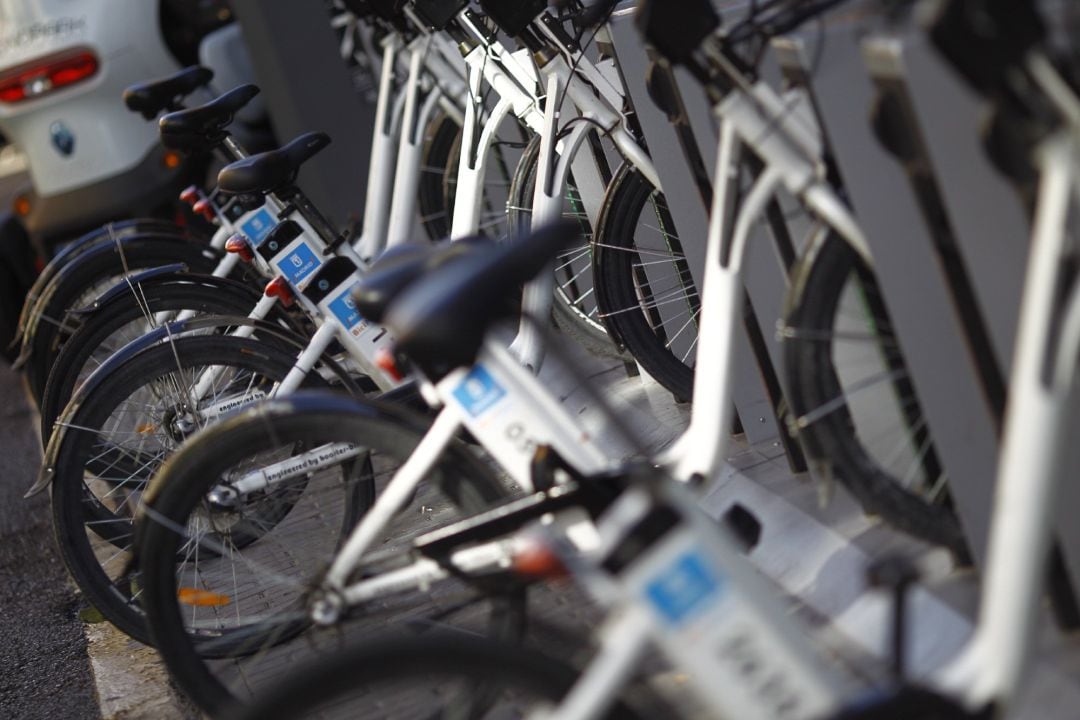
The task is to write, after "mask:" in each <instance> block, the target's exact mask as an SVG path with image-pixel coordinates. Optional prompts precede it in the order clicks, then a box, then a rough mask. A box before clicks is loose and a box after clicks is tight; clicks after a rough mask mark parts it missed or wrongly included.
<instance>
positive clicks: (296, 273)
mask: <svg viewBox="0 0 1080 720" xmlns="http://www.w3.org/2000/svg"><path fill="white" fill-rule="evenodd" d="M321 264H322V263H320V262H319V258H317V257H315V253H314V251H312V249H311V248H310V247H308V246H307V245H306V244H304V243H301V244H300V245H298V246H297V247H296V249H295V250H293V251H292V252H290V253H289V254H288V255H286V256H285V257H284V258H283V259H282V260H278V264H277V266H278V270H280V271H281V274H282V275H284V276H285V279H286V280H288V281H289V282H290V283H292V284H293V285H299V284H300V283H301V282H302V281H303V280H304V278H306V277H307V276H308V275H310V274H311V273H313V272H315V269H316V268H318V267H319V265H321Z"/></svg>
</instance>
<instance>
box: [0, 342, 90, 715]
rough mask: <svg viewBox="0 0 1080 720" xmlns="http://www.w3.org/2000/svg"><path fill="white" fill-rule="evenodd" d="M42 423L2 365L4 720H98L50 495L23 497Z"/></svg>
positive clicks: (0, 642)
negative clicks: (37, 426) (58, 542)
mask: <svg viewBox="0 0 1080 720" xmlns="http://www.w3.org/2000/svg"><path fill="white" fill-rule="evenodd" d="M36 420H37V418H36V415H35V414H34V413H33V411H32V410H31V409H30V407H29V403H28V402H27V399H26V397H25V395H24V393H23V389H22V385H21V383H20V380H19V377H18V375H17V374H16V373H14V372H12V370H11V369H10V368H9V367H8V366H7V365H5V364H3V363H0V718H11V719H12V720H15V719H19V720H21V719H23V718H27V719H31V718H50V719H51V718H64V719H67V718H78V719H80V720H81V719H82V718H98V717H100V713H99V711H98V705H97V701H96V698H95V694H94V688H93V683H92V680H91V674H90V661H89V659H88V658H87V655H86V638H85V635H84V634H83V623H82V621H81V620H80V619H79V617H78V613H79V610H80V605H79V602H80V601H79V599H78V597H77V596H76V593H75V591H74V589H73V586H72V585H71V584H70V582H69V581H68V577H67V572H66V571H65V569H64V564H63V561H62V560H61V559H60V555H59V551H58V550H57V549H56V542H55V540H54V539H53V532H52V523H51V517H50V510H49V497H48V494H47V493H42V494H40V495H38V496H36V497H34V498H33V499H30V500H26V499H24V498H23V493H24V492H26V489H27V488H28V487H30V485H31V484H32V483H33V480H34V476H35V474H36V472H37V469H38V466H39V464H40V461H41V449H40V445H39V442H38V439H37V434H36V430H35V426H36Z"/></svg>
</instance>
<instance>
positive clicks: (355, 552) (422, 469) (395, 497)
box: [323, 410, 461, 590]
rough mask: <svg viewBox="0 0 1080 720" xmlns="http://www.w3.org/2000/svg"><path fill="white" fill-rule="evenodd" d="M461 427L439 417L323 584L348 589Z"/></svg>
mask: <svg viewBox="0 0 1080 720" xmlns="http://www.w3.org/2000/svg"><path fill="white" fill-rule="evenodd" d="M460 427H461V421H460V420H458V418H457V417H456V416H455V415H454V413H452V412H447V411H446V410H443V411H442V412H440V413H439V415H438V417H436V418H435V422H434V423H432V425H431V428H430V429H428V431H427V433H426V434H425V435H424V437H423V439H422V440H421V441H420V444H419V445H417V446H416V448H415V449H414V450H413V452H412V454H411V455H409V459H408V460H406V461H405V462H404V463H403V464H402V465H401V467H400V468H398V470H397V472H396V473H394V477H392V478H391V479H390V482H389V483H387V485H386V487H385V488H384V489H383V491H382V492H381V493H379V496H378V497H377V498H376V499H375V503H374V504H373V505H372V506H371V507H370V508H369V509H368V511H367V512H366V513H365V514H364V517H363V518H362V519H361V520H360V524H359V525H357V526H356V528H355V529H354V530H353V531H352V532H351V533H350V534H349V539H348V540H346V541H345V545H344V546H343V547H342V548H341V551H340V552H339V553H338V554H337V555H336V556H335V557H334V562H333V563H332V564H331V565H330V569H329V570H328V571H327V573H326V578H325V579H324V581H323V582H324V585H325V586H327V587H329V588H332V589H336V590H340V589H342V588H344V587H345V581H346V580H347V579H348V577H349V574H350V573H351V572H352V571H353V568H355V567H356V565H357V563H359V562H360V558H361V557H362V556H363V554H364V553H365V552H367V550H368V549H369V548H370V547H371V543H372V542H373V541H374V540H375V538H376V537H378V535H379V533H380V532H381V531H382V529H383V528H384V527H386V524H387V523H388V522H389V521H390V519H391V518H392V517H393V516H394V515H396V514H397V513H398V511H400V510H401V508H402V506H404V504H405V503H406V502H408V500H409V498H410V497H412V493H413V490H415V489H416V486H417V485H418V484H419V483H420V481H421V480H422V479H423V478H424V477H425V476H427V474H428V473H429V472H431V470H432V468H434V467H435V466H436V464H437V463H438V462H439V458H440V457H441V456H442V453H443V451H444V450H445V449H446V447H447V445H449V444H450V442H451V441H452V440H453V439H454V436H455V435H457V432H458V430H459V429H460Z"/></svg>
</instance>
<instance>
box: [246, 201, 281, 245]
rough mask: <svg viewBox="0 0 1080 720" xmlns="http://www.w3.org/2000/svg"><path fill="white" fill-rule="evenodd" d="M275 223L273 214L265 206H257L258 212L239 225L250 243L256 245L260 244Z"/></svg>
mask: <svg viewBox="0 0 1080 720" xmlns="http://www.w3.org/2000/svg"><path fill="white" fill-rule="evenodd" d="M276 225H277V223H276V222H275V221H274V216H273V215H271V214H270V211H269V210H267V209H266V208H259V211H258V212H256V213H255V214H254V215H252V216H251V217H249V218H248V219H247V220H245V221H244V222H243V223H242V224H241V225H240V230H241V231H242V232H243V233H244V235H245V236H247V239H248V240H250V241H251V244H252V245H255V246H258V245H260V244H262V241H263V240H265V239H266V236H267V235H269V234H270V231H271V230H273V229H274V227H275V226H276Z"/></svg>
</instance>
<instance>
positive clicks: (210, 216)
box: [191, 198, 217, 222]
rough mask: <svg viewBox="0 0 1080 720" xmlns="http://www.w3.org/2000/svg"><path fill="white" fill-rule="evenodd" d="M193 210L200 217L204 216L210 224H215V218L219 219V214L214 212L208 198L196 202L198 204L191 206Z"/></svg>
mask: <svg viewBox="0 0 1080 720" xmlns="http://www.w3.org/2000/svg"><path fill="white" fill-rule="evenodd" d="M191 209H192V210H194V211H195V212H197V213H198V214H199V215H202V216H203V217H204V218H206V219H207V221H209V222H213V221H214V218H216V217H217V213H215V212H214V206H213V205H211V204H210V201H209V200H207V199H206V198H203V199H202V200H198V201H196V203H195V204H194V205H192V206H191Z"/></svg>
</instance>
